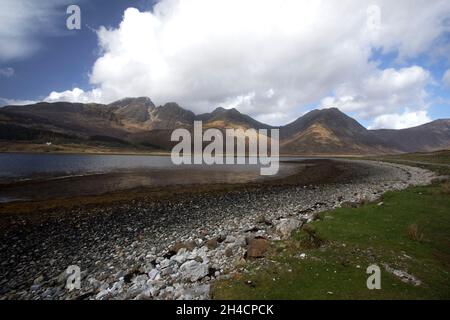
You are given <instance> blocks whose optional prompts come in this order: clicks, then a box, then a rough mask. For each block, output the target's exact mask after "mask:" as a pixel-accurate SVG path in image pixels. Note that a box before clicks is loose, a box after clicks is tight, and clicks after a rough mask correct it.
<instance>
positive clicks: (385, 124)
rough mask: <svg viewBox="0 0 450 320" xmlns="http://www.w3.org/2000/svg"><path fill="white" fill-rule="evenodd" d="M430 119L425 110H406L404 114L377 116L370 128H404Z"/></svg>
mask: <svg viewBox="0 0 450 320" xmlns="http://www.w3.org/2000/svg"><path fill="white" fill-rule="evenodd" d="M430 121H431V119H430V117H429V116H428V114H427V112H426V111H425V110H421V111H412V112H411V111H409V110H405V112H403V113H402V114H385V115H382V116H378V117H376V118H375V120H374V121H373V124H372V125H371V126H370V127H369V129H404V128H410V127H415V126H419V125H421V124H424V123H427V122H430Z"/></svg>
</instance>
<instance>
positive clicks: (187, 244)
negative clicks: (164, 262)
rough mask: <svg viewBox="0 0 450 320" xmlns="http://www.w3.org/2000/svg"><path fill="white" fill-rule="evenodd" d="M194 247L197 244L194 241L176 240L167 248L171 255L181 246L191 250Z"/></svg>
mask: <svg viewBox="0 0 450 320" xmlns="http://www.w3.org/2000/svg"><path fill="white" fill-rule="evenodd" d="M195 247H197V244H196V243H195V241H187V242H177V243H175V244H174V245H173V246H171V247H170V248H169V253H171V254H172V255H175V254H177V253H178V251H179V250H180V249H182V248H184V249H186V250H188V251H192V250H194V248H195Z"/></svg>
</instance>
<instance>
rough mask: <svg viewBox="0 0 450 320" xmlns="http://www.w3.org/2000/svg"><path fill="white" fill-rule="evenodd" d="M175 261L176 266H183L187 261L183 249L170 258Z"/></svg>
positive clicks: (185, 252)
mask: <svg viewBox="0 0 450 320" xmlns="http://www.w3.org/2000/svg"><path fill="white" fill-rule="evenodd" d="M170 259H171V260H174V261H176V262H177V263H178V264H183V263H184V262H185V261H186V260H187V259H188V254H187V251H186V249H185V248H181V249H180V250H178V253H177V254H176V255H174V256H172V257H171V258H170Z"/></svg>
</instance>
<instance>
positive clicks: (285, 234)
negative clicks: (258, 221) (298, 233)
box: [275, 219, 301, 239]
mask: <svg viewBox="0 0 450 320" xmlns="http://www.w3.org/2000/svg"><path fill="white" fill-rule="evenodd" d="M300 226H301V222H300V221H299V220H296V219H281V220H280V222H279V223H278V224H277V225H276V228H275V230H276V232H277V233H278V235H280V236H281V238H283V239H287V238H289V237H290V236H291V234H292V232H293V231H294V230H296V229H298V228H299V227H300Z"/></svg>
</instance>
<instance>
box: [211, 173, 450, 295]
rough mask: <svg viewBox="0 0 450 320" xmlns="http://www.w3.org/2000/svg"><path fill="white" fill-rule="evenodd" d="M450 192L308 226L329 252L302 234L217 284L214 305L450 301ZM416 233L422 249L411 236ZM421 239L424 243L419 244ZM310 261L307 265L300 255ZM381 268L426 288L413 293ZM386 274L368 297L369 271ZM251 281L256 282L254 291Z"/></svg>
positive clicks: (331, 216) (432, 190) (425, 190)
mask: <svg viewBox="0 0 450 320" xmlns="http://www.w3.org/2000/svg"><path fill="white" fill-rule="evenodd" d="M449 189H450V188H449V185H448V182H447V183H446V184H440V185H433V186H426V187H415V188H410V189H408V190H405V191H400V192H389V193H387V194H385V195H384V196H383V199H382V201H383V203H384V204H383V205H381V206H378V205H377V204H368V205H365V206H362V207H360V208H353V209H352V208H340V209H337V210H334V211H330V212H326V213H325V214H324V219H323V220H322V221H317V222H314V223H312V224H311V226H312V228H314V229H315V230H316V232H317V234H318V236H319V237H320V238H322V239H323V240H325V241H326V243H325V245H322V246H321V247H319V248H314V247H312V246H311V245H308V240H307V238H308V237H307V234H306V233H305V231H304V230H302V229H301V230H299V231H298V232H297V233H296V234H295V235H294V236H293V237H292V238H291V239H289V240H287V241H278V242H274V243H273V244H272V247H271V250H270V255H269V256H268V257H266V258H265V259H262V260H257V261H254V262H250V263H247V265H246V266H245V270H243V271H242V272H240V273H238V274H236V275H235V276H234V277H233V278H232V279H230V280H223V281H219V282H217V283H216V285H215V287H214V289H213V296H214V298H216V299H449V298H450V192H449ZM411 225H416V226H417V227H418V229H419V235H420V234H423V239H422V240H421V241H419V240H417V239H414V237H411V236H410V234H409V233H408V230H409V229H410V228H411ZM418 238H420V237H418ZM301 253H306V255H307V257H306V259H300V258H299V254H301ZM383 263H387V264H389V265H390V266H391V267H394V268H395V269H400V270H403V271H406V272H408V273H410V274H412V275H414V276H415V277H417V278H418V279H420V280H421V281H422V285H420V286H417V287H416V286H414V285H412V284H409V283H404V282H402V281H401V280H400V279H399V278H397V277H396V276H394V275H392V274H390V273H388V272H386V271H385V270H384V268H383V267H382V264H383ZM371 264H377V265H379V266H380V268H381V286H382V289H381V290H368V289H367V287H366V280H367V277H368V276H369V275H367V274H366V268H367V267H368V266H369V265H371ZM248 281H251V283H250V284H249V283H248Z"/></svg>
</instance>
